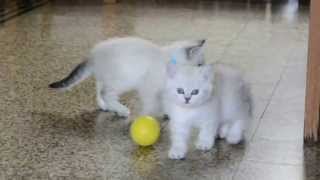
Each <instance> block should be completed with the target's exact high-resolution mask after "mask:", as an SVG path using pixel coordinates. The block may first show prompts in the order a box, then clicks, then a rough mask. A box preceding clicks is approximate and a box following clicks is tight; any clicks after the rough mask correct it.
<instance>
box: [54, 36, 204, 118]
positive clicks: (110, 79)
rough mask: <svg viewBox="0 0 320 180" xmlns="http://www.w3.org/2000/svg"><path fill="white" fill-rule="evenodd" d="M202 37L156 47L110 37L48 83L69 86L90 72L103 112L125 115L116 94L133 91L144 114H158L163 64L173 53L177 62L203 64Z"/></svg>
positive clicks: (162, 80)
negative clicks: (71, 67) (139, 100)
mask: <svg viewBox="0 0 320 180" xmlns="http://www.w3.org/2000/svg"><path fill="white" fill-rule="evenodd" d="M204 42H205V41H204V40H198V41H179V42H175V43H173V44H171V45H169V46H164V47H160V46H157V45H155V44H153V43H151V42H149V41H146V40H143V39H138V38H130V37H127V38H114V39H111V40H108V41H104V42H102V43H99V44H98V45H96V46H95V47H94V48H93V50H92V51H91V53H90V54H89V56H88V58H87V60H85V61H84V62H82V63H81V64H79V65H78V66H77V67H76V68H75V69H74V70H73V71H72V72H71V73H70V74H69V76H67V77H66V78H64V79H63V80H61V81H58V82H55V83H52V84H50V85H49V86H50V87H51V88H56V89H70V88H71V87H73V86H75V85H77V84H78V83H80V82H81V81H82V80H84V79H86V78H87V77H89V76H90V75H92V74H93V75H94V76H95V78H96V85H97V102H98V105H99V107H100V108H101V109H102V110H105V111H114V112H116V113H117V114H118V115H120V116H129V114H130V111H129V109H128V108H127V107H126V106H124V105H122V104H121V103H120V102H119V96H120V95H121V94H122V93H124V92H127V91H130V90H137V91H138V93H139V95H140V98H141V99H142V103H143V112H142V114H144V115H155V116H157V115H159V113H160V109H159V107H158V106H159V104H160V103H159V102H158V101H159V99H158V98H159V93H160V91H161V90H162V89H163V87H164V81H165V78H166V71H165V69H166V64H167V63H168V62H169V61H170V59H171V58H172V57H173V56H174V57H175V60H176V62H177V63H178V64H192V65H201V64H203V63H204V58H203V51H202V46H203V44H204Z"/></svg>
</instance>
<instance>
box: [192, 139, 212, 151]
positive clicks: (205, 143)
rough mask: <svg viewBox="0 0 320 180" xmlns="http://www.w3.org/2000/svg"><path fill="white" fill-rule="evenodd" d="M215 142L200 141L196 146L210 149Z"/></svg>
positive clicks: (203, 149) (201, 148) (204, 149)
mask: <svg viewBox="0 0 320 180" xmlns="http://www.w3.org/2000/svg"><path fill="white" fill-rule="evenodd" d="M213 144H214V143H213V142H205V141H198V142H197V143H196V148H197V149H199V150H202V151H209V150H210V149H211V148H212V146H213Z"/></svg>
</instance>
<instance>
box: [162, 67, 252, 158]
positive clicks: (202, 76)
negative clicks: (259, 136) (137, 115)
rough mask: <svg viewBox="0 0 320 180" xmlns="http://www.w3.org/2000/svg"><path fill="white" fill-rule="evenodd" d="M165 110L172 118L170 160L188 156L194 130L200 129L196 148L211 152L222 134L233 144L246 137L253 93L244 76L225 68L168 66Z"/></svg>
mask: <svg viewBox="0 0 320 180" xmlns="http://www.w3.org/2000/svg"><path fill="white" fill-rule="evenodd" d="M167 74H168V76H167V82H166V88H165V91H164V108H165V111H166V113H167V114H168V115H169V117H170V122H169V128H170V133H171V136H170V137H171V147H170V150H169V158H171V159H182V158H184V157H185V155H186V153H187V147H188V139H189V137H190V131H191V128H198V129H199V135H198V140H197V142H196V147H197V148H198V149H200V150H209V149H210V148H211V147H212V146H213V145H214V142H215V138H216V136H217V135H219V136H220V137H221V138H226V140H227V142H228V143H230V144H237V143H239V142H240V141H241V140H242V139H243V137H244V130H245V127H246V122H247V121H248V120H249V118H250V117H251V100H250V99H251V98H250V91H249V88H248V86H247V85H246V83H245V82H244V80H243V78H242V75H241V73H240V72H239V71H238V70H236V69H234V68H232V67H229V66H226V65H218V64H216V65H203V66H200V67H196V66H187V65H182V66H176V65H174V64H172V63H170V64H168V67H167Z"/></svg>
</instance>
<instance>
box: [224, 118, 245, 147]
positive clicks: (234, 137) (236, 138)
mask: <svg viewBox="0 0 320 180" xmlns="http://www.w3.org/2000/svg"><path fill="white" fill-rule="evenodd" d="M243 133H244V121H243V120H236V121H234V122H233V123H232V124H231V126H230V129H229V132H228V135H227V137H226V138H227V142H228V143H229V144H238V143H239V142H240V141H241V140H242V139H243V136H244V134H243Z"/></svg>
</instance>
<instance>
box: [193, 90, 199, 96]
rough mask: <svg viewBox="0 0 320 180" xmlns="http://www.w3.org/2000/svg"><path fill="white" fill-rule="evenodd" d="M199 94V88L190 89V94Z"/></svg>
mask: <svg viewBox="0 0 320 180" xmlns="http://www.w3.org/2000/svg"><path fill="white" fill-rule="evenodd" d="M197 94H199V89H194V90H192V91H191V95H197Z"/></svg>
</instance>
